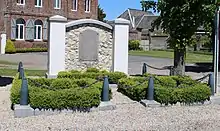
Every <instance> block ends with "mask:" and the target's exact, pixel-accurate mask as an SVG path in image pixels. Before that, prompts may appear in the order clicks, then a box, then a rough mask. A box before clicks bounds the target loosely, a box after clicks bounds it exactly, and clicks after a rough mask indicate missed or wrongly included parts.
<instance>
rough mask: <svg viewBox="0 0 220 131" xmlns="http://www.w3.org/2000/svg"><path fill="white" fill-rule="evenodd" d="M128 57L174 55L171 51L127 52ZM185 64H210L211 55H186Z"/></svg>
mask: <svg viewBox="0 0 220 131" xmlns="http://www.w3.org/2000/svg"><path fill="white" fill-rule="evenodd" d="M129 55H133V56H151V57H157V58H170V59H173V58H174V54H173V52H171V51H129ZM186 62H187V63H197V62H212V55H210V54H198V53H186Z"/></svg>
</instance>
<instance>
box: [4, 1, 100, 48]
mask: <svg viewBox="0 0 220 131" xmlns="http://www.w3.org/2000/svg"><path fill="white" fill-rule="evenodd" d="M1 2H2V1H0V9H1ZM25 2H26V3H25V5H17V2H16V0H8V4H9V6H8V11H9V12H8V14H9V17H8V18H5V19H6V20H7V25H5V27H6V33H7V37H8V38H9V39H10V37H11V18H14V19H17V18H23V19H24V20H25V21H27V20H28V19H34V20H36V19H40V20H42V21H44V20H45V18H47V17H51V16H53V15H62V16H64V17H67V18H68V19H69V20H76V19H82V18H91V19H97V18H98V17H97V15H98V12H97V11H98V0H91V7H90V12H89V13H86V12H85V9H84V7H85V6H84V0H78V10H77V11H72V4H73V3H72V0H61V9H54V5H53V0H43V5H42V7H41V8H39V7H35V1H34V0H26V1H25ZM0 15H1V14H0ZM1 16H3V15H1ZM1 16H0V31H1V28H2V27H1V25H3V23H4V18H3V21H2V18H1ZM3 17H4V16H3ZM3 27H4V26H3ZM14 43H15V46H16V47H17V48H24V47H25V48H31V47H47V44H46V42H30V41H14Z"/></svg>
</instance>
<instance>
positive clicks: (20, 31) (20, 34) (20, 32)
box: [16, 19, 25, 40]
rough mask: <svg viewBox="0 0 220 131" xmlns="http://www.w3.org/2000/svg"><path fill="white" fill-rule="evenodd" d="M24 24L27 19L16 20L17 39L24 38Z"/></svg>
mask: <svg viewBox="0 0 220 131" xmlns="http://www.w3.org/2000/svg"><path fill="white" fill-rule="evenodd" d="M24 25H25V21H24V20H23V19H17V20H16V39H17V40H24Z"/></svg>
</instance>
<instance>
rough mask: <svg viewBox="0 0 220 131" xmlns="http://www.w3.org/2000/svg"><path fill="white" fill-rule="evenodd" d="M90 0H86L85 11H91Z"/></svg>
mask: <svg viewBox="0 0 220 131" xmlns="http://www.w3.org/2000/svg"><path fill="white" fill-rule="evenodd" d="M90 2H91V1H90V0H85V12H90Z"/></svg>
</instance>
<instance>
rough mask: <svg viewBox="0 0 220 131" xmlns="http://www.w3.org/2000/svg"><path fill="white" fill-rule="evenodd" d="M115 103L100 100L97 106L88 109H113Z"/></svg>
mask: <svg viewBox="0 0 220 131" xmlns="http://www.w3.org/2000/svg"><path fill="white" fill-rule="evenodd" d="M115 109H116V105H114V104H113V103H112V102H110V101H107V102H103V101H102V102H101V103H100V104H99V106H98V108H93V109H91V110H90V111H92V112H93V111H106V110H115Z"/></svg>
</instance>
